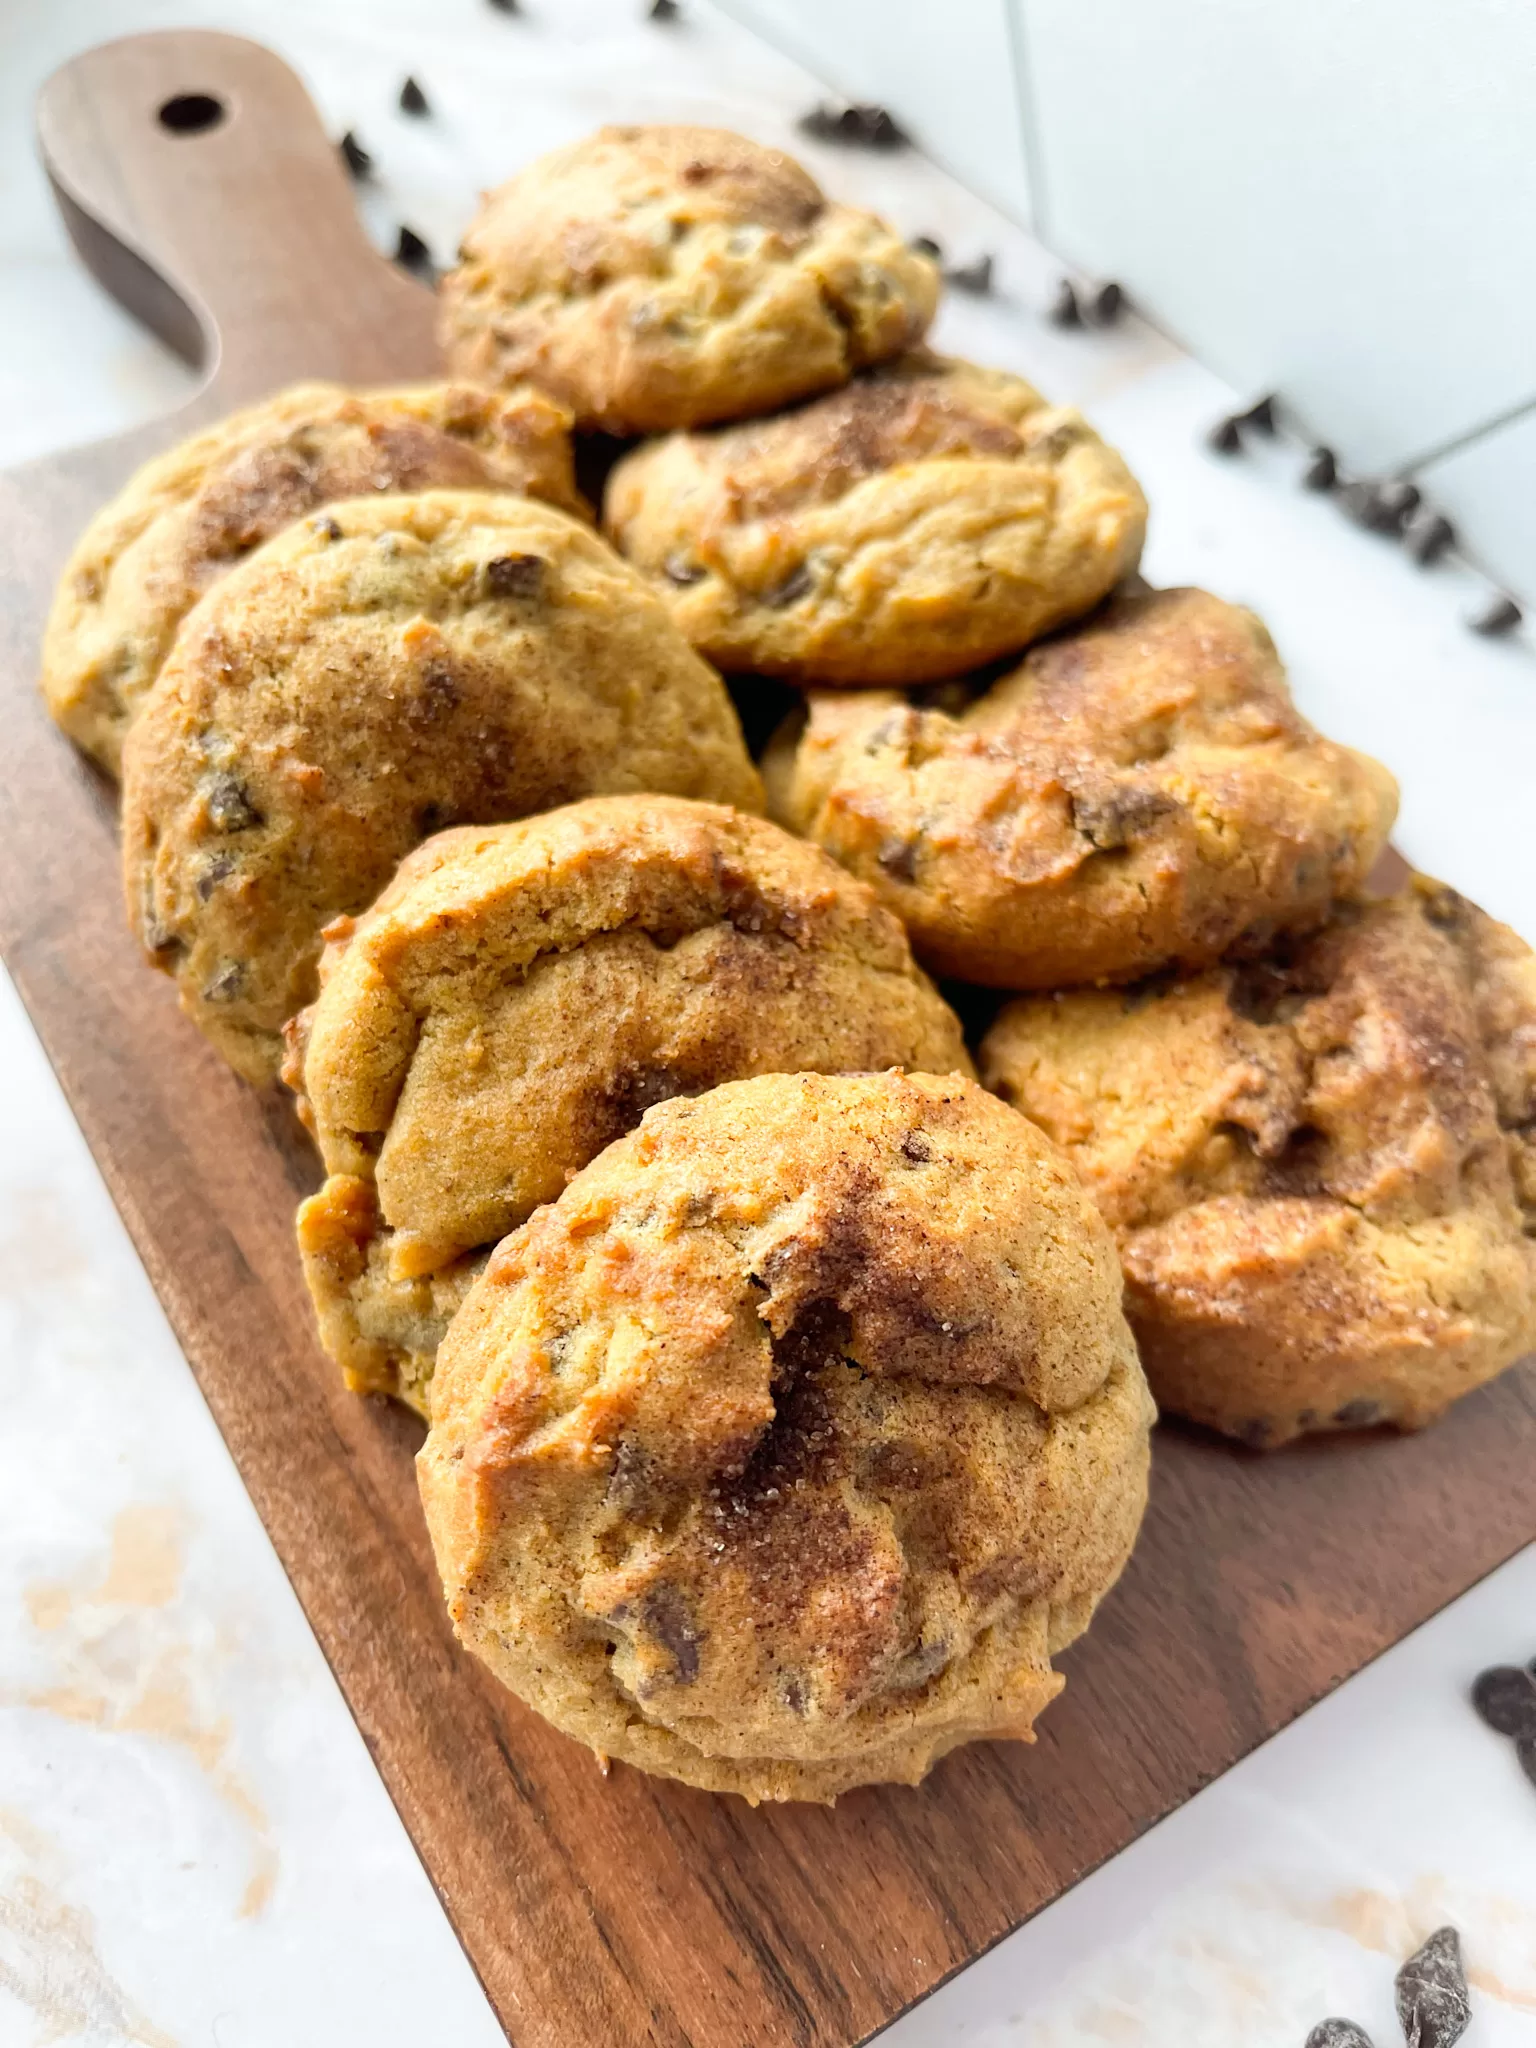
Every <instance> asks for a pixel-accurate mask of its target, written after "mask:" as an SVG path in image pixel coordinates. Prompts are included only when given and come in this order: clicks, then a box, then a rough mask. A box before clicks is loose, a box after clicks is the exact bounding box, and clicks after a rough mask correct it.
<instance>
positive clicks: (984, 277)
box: [944, 256, 992, 299]
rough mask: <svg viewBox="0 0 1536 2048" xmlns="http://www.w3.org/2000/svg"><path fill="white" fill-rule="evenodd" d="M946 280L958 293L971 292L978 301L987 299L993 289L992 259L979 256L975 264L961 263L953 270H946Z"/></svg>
mask: <svg viewBox="0 0 1536 2048" xmlns="http://www.w3.org/2000/svg"><path fill="white" fill-rule="evenodd" d="M944 278H945V282H946V283H948V284H952V285H953V286H954V287H955V290H956V291H958V292H971V293H973V294H974V295H975V297H977V298H978V299H982V298H985V297H986V296H987V294H988V293H989V292H990V291H991V289H992V258H991V257H990V256H978V257H977V258H976V261H975V262H974V263H959V264H957V265H956V266H955V268H954V269H953V270H946V271H945V273H944Z"/></svg>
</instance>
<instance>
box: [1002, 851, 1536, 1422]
mask: <svg viewBox="0 0 1536 2048" xmlns="http://www.w3.org/2000/svg"><path fill="white" fill-rule="evenodd" d="M981 1067H982V1071H983V1074H984V1076H985V1078H986V1080H987V1082H988V1084H989V1085H990V1086H992V1087H995V1088H996V1089H998V1090H999V1092H1000V1093H1001V1094H1003V1095H1004V1096H1005V1097H1006V1099H1007V1100H1008V1101H1010V1102H1012V1103H1013V1104H1014V1105H1015V1106H1016V1107H1017V1108H1019V1109H1021V1110H1022V1111H1023V1112H1024V1113H1025V1115H1027V1116H1030V1117H1032V1118H1033V1119H1034V1120H1035V1121H1036V1122H1037V1123H1039V1124H1040V1125H1041V1126H1042V1128H1043V1129H1045V1130H1046V1131H1047V1132H1049V1133H1050V1135H1051V1136H1052V1137H1054V1138H1055V1139H1056V1140H1057V1141H1058V1142H1059V1143H1060V1144H1061V1145H1063V1146H1064V1147H1065V1148H1066V1150H1067V1151H1068V1153H1069V1154H1070V1155H1071V1157H1072V1159H1073V1161H1074V1163H1075V1164H1076V1166H1077V1167H1078V1170H1079V1171H1080V1173H1081V1174H1082V1176H1083V1181H1084V1184H1085V1186H1086V1187H1087V1188H1088V1190H1089V1192H1090V1193H1091V1194H1092V1195H1093V1197H1094V1199H1095V1200H1096V1201H1097V1202H1098V1204H1099V1207H1100V1208H1101V1210H1102V1211H1103V1213H1104V1215H1105V1217H1106V1219H1107V1220H1108V1222H1109V1224H1110V1225H1111V1227H1112V1229H1113V1230H1114V1232H1115V1234H1116V1237H1117V1239H1118V1241H1119V1245H1120V1254H1121V1259H1122V1262H1123V1264H1124V1267H1125V1276H1126V1307H1127V1313H1128V1314H1129V1316H1130V1318H1131V1322H1132V1325H1133V1327H1134V1328H1135V1330H1136V1334H1137V1338H1138V1341H1139V1343H1140V1346H1141V1355H1142V1359H1143V1361H1144V1363H1145V1365H1146V1368H1147V1374H1148V1377H1149V1378H1150V1379H1151V1381H1152V1385H1153V1389H1154V1391H1155V1392H1156V1394H1157V1396H1158V1399H1159V1400H1160V1401H1161V1402H1162V1403H1163V1404H1164V1405H1165V1406H1166V1407H1169V1408H1172V1409H1176V1410H1178V1412H1179V1413H1181V1414H1184V1415H1188V1416H1191V1417H1193V1419H1194V1420H1196V1421H1198V1422H1204V1423H1207V1424H1209V1425H1211V1426H1212V1427H1213V1428H1216V1429H1220V1430H1224V1431H1226V1432H1228V1433H1229V1434H1231V1435H1234V1436H1239V1437H1241V1438H1243V1439H1244V1440H1245V1441H1247V1442H1249V1443H1251V1444H1254V1445H1257V1446H1263V1445H1270V1444H1278V1443H1283V1442H1285V1441H1286V1440H1287V1439H1289V1438H1291V1437H1294V1436H1297V1435H1300V1434H1303V1433H1306V1432H1310V1431H1314V1430H1329V1429H1348V1428H1352V1427H1354V1428H1358V1427H1363V1426H1368V1425H1371V1424H1377V1423H1394V1424H1397V1425H1398V1426H1400V1427H1402V1428H1416V1427H1418V1426H1419V1425H1421V1424H1423V1423H1426V1422H1429V1421H1431V1420H1433V1418H1434V1417H1435V1416H1436V1415H1438V1414H1439V1413H1440V1412H1441V1411H1442V1410H1443V1409H1444V1408H1445V1407H1446V1406H1448V1405H1449V1403H1450V1402H1452V1401H1454V1400H1455V1399H1456V1398H1457V1397H1458V1396H1459V1395H1461V1394H1463V1393H1466V1392H1468V1391H1469V1390H1470V1389H1471V1388H1473V1387H1476V1386H1479V1385H1481V1384H1482V1383H1483V1381H1485V1380H1487V1379H1490V1378H1492V1377H1493V1376H1494V1375H1495V1374H1496V1373H1499V1372H1501V1371H1503V1369H1504V1368H1505V1367H1506V1366H1508V1365H1510V1364H1512V1363H1513V1362H1514V1361H1515V1360H1516V1359H1518V1358H1519V1357H1521V1356H1522V1355H1523V1354H1524V1353H1525V1352H1526V1351H1528V1350H1529V1349H1531V1347H1532V1346H1533V1345H1536V955H1533V954H1532V952H1531V950H1530V948H1529V947H1527V946H1526V945H1525V944H1524V943H1523V942H1522V941H1521V940H1520V939H1518V938H1516V936H1515V934H1514V933H1513V932H1511V931H1510V930H1509V929H1508V928H1507V927H1506V926H1504V925H1501V924H1497V923H1495V922H1494V920H1493V919H1492V918H1490V917H1488V916H1486V915H1485V914H1484V913H1483V912H1482V911H1480V910H1478V909H1477V908H1476V907H1475V906H1474V905H1472V904H1470V903H1468V902H1467V901H1466V900H1465V899H1464V898H1462V897H1460V896H1458V895H1456V894H1455V893H1454V891H1452V890H1449V889H1446V888H1442V887H1440V886H1439V885H1437V884H1434V883H1430V882H1426V881H1424V880H1422V879H1415V881H1414V882H1413V883H1412V885H1411V886H1410V887H1409V888H1408V889H1406V890H1405V891H1404V892H1403V893H1402V894H1400V895H1398V896H1395V897H1392V898H1388V899H1385V900H1382V901H1379V902H1376V903H1372V904H1370V905H1367V906H1363V907H1360V906H1357V907H1353V908H1348V909H1345V910H1343V911H1341V912H1340V913H1339V915H1338V916H1337V917H1336V918H1335V920H1334V921H1333V922H1332V923H1331V924H1330V925H1328V926H1327V927H1326V928H1325V929H1324V930H1323V931H1321V932H1319V933H1317V934H1316V935H1315V936H1313V937H1311V938H1309V939H1305V940H1301V941H1297V942H1295V943H1293V944H1290V945H1287V946H1283V947H1280V948H1277V949H1275V950H1273V951H1272V952H1270V953H1269V954H1267V955H1266V956H1264V957H1263V958H1261V959H1259V960H1256V961H1253V962H1249V963H1246V964H1244V965H1242V966H1238V967H1225V968H1220V969H1218V970H1216V971H1215V972H1213V973H1208V974H1204V975H1200V976H1198V977H1195V978H1192V979H1189V980H1183V981H1181V980H1174V979H1166V980H1158V981H1154V982H1149V983H1145V984H1143V985H1142V986H1140V987H1138V988H1134V989H1129V990H1125V991H1108V990H1094V991H1082V992H1078V993H1074V994H1066V995H1060V996H1055V997H1033V998H1030V999H1028V1000H1024V1001H1019V1002H1015V1003H1011V1004H1009V1005H1008V1006H1007V1008H1005V1009H1004V1010H1003V1012H1002V1013H1001V1015H1000V1017H999V1018H998V1020H997V1022H996V1024H995V1025H994V1026H993V1029H992V1031H991V1032H990V1034H989V1035H988V1037H987V1039H986V1040H985V1041H984V1043H983V1046H982V1051H981Z"/></svg>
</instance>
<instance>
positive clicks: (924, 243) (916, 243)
mask: <svg viewBox="0 0 1536 2048" xmlns="http://www.w3.org/2000/svg"><path fill="white" fill-rule="evenodd" d="M912 247H913V248H914V249H915V250H916V251H917V253H918V255H919V256H926V257H928V258H929V259H930V261H932V262H934V263H942V262H943V261H944V251H943V250H942V249H941V248H940V247H939V245H938V243H937V242H936V241H935V240H934V239H933V237H932V235H914V236H913V237H912Z"/></svg>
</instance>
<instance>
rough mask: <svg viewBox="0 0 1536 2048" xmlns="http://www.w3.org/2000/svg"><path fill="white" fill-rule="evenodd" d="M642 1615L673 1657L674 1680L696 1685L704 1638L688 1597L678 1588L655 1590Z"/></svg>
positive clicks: (681, 1683) (657, 1638)
mask: <svg viewBox="0 0 1536 2048" xmlns="http://www.w3.org/2000/svg"><path fill="white" fill-rule="evenodd" d="M642 1612H643V1614H644V1617H645V1625H646V1627H647V1628H648V1629H649V1630H650V1632H651V1634H652V1635H653V1636H655V1638H656V1640H657V1642H659V1643H660V1644H661V1646H662V1648H663V1649H664V1650H666V1651H668V1652H670V1654H671V1658H672V1664H673V1673H672V1675H673V1677H674V1678H675V1679H676V1680H677V1682H678V1684H679V1685H692V1683H693V1681H694V1680H695V1679H696V1678H697V1677H698V1675H699V1644H700V1642H701V1641H702V1640H703V1637H702V1634H701V1632H700V1630H699V1629H698V1627H697V1626H696V1624H695V1622H694V1619H693V1615H692V1612H691V1610H690V1608H689V1605H688V1601H687V1598H686V1596H685V1595H684V1594H683V1593H682V1591H681V1590H680V1589H679V1588H678V1587H676V1586H665V1585H663V1586H656V1587H653V1588H652V1590H651V1592H650V1593H649V1594H647V1596H646V1599H645V1604H644V1607H643V1609H642Z"/></svg>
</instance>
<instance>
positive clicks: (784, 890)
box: [285, 796, 971, 1414]
mask: <svg viewBox="0 0 1536 2048" xmlns="http://www.w3.org/2000/svg"><path fill="white" fill-rule="evenodd" d="M328 939H329V943H328V945H327V947H326V951H325V954H324V956H323V958H322V962H321V970H320V979H321V994H320V996H319V999H318V1001H317V1002H316V1003H315V1005H314V1007H313V1008H312V1009H311V1010H309V1011H307V1012H306V1013H305V1014H304V1015H303V1017H301V1018H299V1019H297V1020H295V1023H294V1024H293V1025H292V1026H291V1027H290V1041H291V1052H290V1059H289V1062H288V1065H287V1067H286V1068H285V1073H286V1076H287V1078H288V1079H289V1080H290V1082H291V1083H292V1084H293V1085H294V1086H295V1087H298V1088H300V1089H301V1090H302V1094H303V1098H304V1108H305V1120H306V1122H308V1123H309V1125H310V1127H311V1128H312V1129H313V1131H314V1134H315V1137H316V1140H317V1142H318V1144H319V1147H320V1152H321V1156H322V1158H323V1159H324V1161H325V1167H326V1172H327V1175H328V1176H329V1177H328V1179H327V1181H326V1183H325V1186H324V1187H323V1188H322V1189H321V1190H320V1192H319V1193H318V1194H317V1195H315V1196H313V1197H311V1199H310V1200H309V1201H307V1202H306V1203H305V1204H304V1205H303V1206H302V1208H301V1209H300V1211H299V1243H300V1247H301V1250H302V1252H303V1255H304V1264H305V1274H306V1278H307V1279H308V1281H309V1287H310V1292H311V1295H312V1296H313V1298H314V1302H315V1307H316V1311H317V1313H318V1315H319V1318H320V1327H321V1334H322V1337H323V1339H324V1341H325V1345H326V1349H327V1350H328V1351H329V1352H330V1354H331V1356H332V1357H333V1358H335V1359H336V1360H337V1361H338V1362H339V1363H340V1364H341V1365H342V1367H343V1369H344V1371H345V1373H346V1376H347V1380H348V1383H349V1385H351V1386H352V1387H354V1388H355V1389H356V1390H357V1391H360V1392H385V1393H391V1394H398V1395H401V1396H402V1397H403V1398H405V1399H407V1400H409V1401H410V1402H411V1403H412V1405H413V1406H415V1407H417V1408H419V1409H420V1410H421V1412H422V1413H424V1414H425V1413H428V1412H429V1411H430V1398H429V1389H430V1380H431V1373H432V1364H433V1358H434V1355H435V1352H436V1349H437V1345H438V1343H439V1341H440V1339H441V1336H442V1333H443V1330H444V1329H445V1328H446V1326H447V1322H448V1319H449V1317H450V1316H451V1314H452V1312H453V1310H454V1309H455V1308H456V1307H457V1306H458V1304H459V1302H460V1301H461V1300H462V1298H463V1294H464V1292H465V1290H466V1288H467V1287H468V1285H469V1282H470V1280H471V1279H472V1278H473V1277H474V1274H475V1272H476V1271H477V1270H478V1268H479V1265H480V1264H481V1263H483V1260H484V1256H485V1252H486V1251H487V1249H488V1248H489V1247H490V1246H491V1245H493V1244H495V1243H496V1242H497V1241H498V1240H499V1239H500V1238H502V1237H504V1236H505V1235H506V1233H507V1232H508V1231H509V1230H512V1229H513V1228H515V1227H516V1225H518V1224H520V1223H522V1222H523V1221H525V1219H526V1218H527V1217H528V1215H529V1214H530V1213H531V1212H532V1211H533V1209H534V1208H536V1207H537V1206H538V1204H539V1203H540V1202H550V1201H553V1200H555V1198H556V1197H557V1196H558V1195H559V1194H560V1192H561V1190H562V1189H563V1188H564V1186H565V1184H566V1181H567V1180H568V1179H569V1178H570V1177H571V1175H572V1174H574V1173H575V1172H577V1171H578V1170H579V1169H580V1168H581V1167H583V1166H585V1165H586V1164H587V1163H588V1161H589V1160H591V1159H592V1158H594V1157H595V1156H596V1154H597V1153H599V1152H600V1151H601V1150H602V1149H603V1147H604V1146H605V1145H608V1144H610V1143H611V1142H612V1141H613V1140H614V1139H616V1138H619V1137H621V1136H622V1135H623V1134H624V1133H625V1132H626V1131H628V1130H630V1129H631V1128H633V1126H634V1125H635V1124H636V1123H638V1122H639V1120H640V1118H641V1116H642V1115H643V1113H644V1112H645V1110H646V1109H648V1108H649V1107H650V1106H651V1105H652V1104H654V1103H657V1102H661V1101H664V1100H667V1099H668V1098H670V1097H673V1096H678V1095H697V1094H700V1093H702V1092H703V1091H705V1090H706V1089H709V1088H712V1087H714V1086H715V1085H716V1083H718V1082H720V1081H726V1080H734V1079H739V1078H742V1077H745V1076H747V1075H751V1074H761V1073H801V1072H817V1073H826V1072H843V1071H864V1070H871V1069H877V1070H878V1069H884V1068H887V1067H892V1066H901V1067H915V1068H920V1069H923V1070H925V1071H927V1072H931V1073H949V1072H958V1073H965V1074H969V1073H970V1071H971V1067H970V1060H969V1058H968V1056H967V1054H966V1051H965V1046H964V1043H963V1041H962V1038H961V1034H960V1025H959V1022H958V1020H957V1018H956V1017H955V1015H954V1013H953V1011H952V1010H950V1008H949V1007H948V1005H947V1004H946V1003H945V1002H944V1001H943V1000H942V998H941V997H940V996H939V994H938V992H937V990H936V989H935V988H934V987H933V985H932V983H931V982H929V981H928V979H927V977H926V976H925V975H924V974H923V973H922V972H921V971H920V970H919V969H918V968H917V967H916V966H915V965H914V964H913V960H912V955H911V953H910V951H909V949H908V946H907V941H906V935H905V933H904V932H903V931H902V929H901V926H900V924H899V923H898V922H897V920H896V919H895V918H894V917H892V916H891V914H890V913H889V911H886V910H884V909H882V908H881V907H880V905H879V904H878V903H877V902H876V900H875V897H874V893H873V891H872V890H869V889H867V888H865V887H864V885H863V884H862V883H860V882H857V881H855V880H854V879H853V877H852V876H851V875H849V874H846V873H845V872H844V871H843V870H842V869H841V868H839V867H838V866H837V865H836V863H835V862H833V861H832V860H830V859H829V858H828V857H827V856H826V855H825V854H824V853H822V852H821V851H820V849H819V848H817V847H814V846H808V845H807V844H806V843H805V842H804V841H803V840H799V839H792V838H791V837H790V836H789V834H788V833H787V832H782V831H780V829H779V828H778V827H777V826H776V825H770V824H769V823H768V822H767V821H766V820H765V819H761V818H751V817H747V816H745V815H744V814H743V813H741V812H739V811H730V810H725V809H722V808H720V807H719V806H717V805H713V804H700V803H691V802H688V801H686V800H684V799H682V798H676V797H657V796H629V797H593V798H590V799H588V800H587V801H586V802H585V803H579V804H573V805H570V806H568V807H567V808H566V809H563V810H559V811H551V812H548V813H546V814H545V815H544V816H542V817H538V818H530V819H527V820H525V821H524V822H522V823H521V824H514V825H500V826H490V827H461V828H460V829H459V830H457V831H452V832H445V833H441V834H439V835H438V836H437V837H436V838H435V839H431V840H428V841H427V842H426V844H425V845H423V846H421V847H418V848H417V850H416V851H415V853H413V854H411V855H410V856H409V857H408V858H407V859H406V860H405V862H404V863H403V864H402V866H401V868H400V870H399V872H398V873H397V875H396V877H395V879H394V880H393V881H392V882H391V883H390V885H389V887H388V888H387V889H386V890H385V891H384V894H383V895H382V896H381V897H380V899H379V901H378V902H377V903H376V904H375V905H374V907H373V908H372V909H371V910H370V911H368V912H367V913H366V914H365V915H364V916H363V917H362V918H360V919H358V920H357V921H356V922H355V923H354V922H353V921H352V920H350V919H344V920H340V921H338V923H337V924H336V925H333V926H332V927H331V929H330V932H329V933H328Z"/></svg>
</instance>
